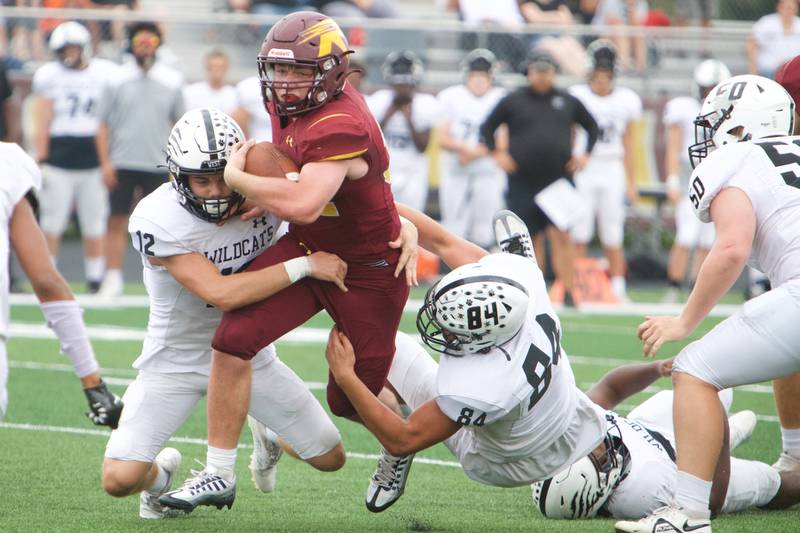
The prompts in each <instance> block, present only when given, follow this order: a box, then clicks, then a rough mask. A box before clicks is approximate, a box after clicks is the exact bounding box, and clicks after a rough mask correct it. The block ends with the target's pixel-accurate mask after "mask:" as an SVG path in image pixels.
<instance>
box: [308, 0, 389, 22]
mask: <svg viewBox="0 0 800 533" xmlns="http://www.w3.org/2000/svg"><path fill="white" fill-rule="evenodd" d="M311 5H312V6H314V7H316V8H317V9H319V10H320V11H321V12H323V13H325V14H326V15H328V16H329V17H348V18H360V17H370V18H391V17H395V16H397V10H396V9H395V6H394V1H393V0H334V1H330V0H313V1H312V2H311Z"/></svg>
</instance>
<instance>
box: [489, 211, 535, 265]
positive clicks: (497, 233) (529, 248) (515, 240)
mask: <svg viewBox="0 0 800 533" xmlns="http://www.w3.org/2000/svg"><path fill="white" fill-rule="evenodd" d="M492 227H493V228H494V237H495V239H496V240H497V245H498V246H499V247H500V251H501V252H505V253H509V254H516V255H521V256H523V257H527V258H528V259H532V260H533V261H534V262H535V261H536V256H535V255H534V253H533V241H532V240H531V235H530V233H529V232H528V226H526V225H525V222H523V221H522V219H521V218H519V217H518V216H517V215H516V214H514V213H513V212H512V211H509V210H507V209H502V210H500V211H498V212H497V213H495V215H494V218H493V219H492Z"/></svg>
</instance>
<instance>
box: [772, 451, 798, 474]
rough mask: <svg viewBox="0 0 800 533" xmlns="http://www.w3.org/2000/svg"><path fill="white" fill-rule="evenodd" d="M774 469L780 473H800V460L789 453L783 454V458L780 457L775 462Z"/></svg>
mask: <svg viewBox="0 0 800 533" xmlns="http://www.w3.org/2000/svg"><path fill="white" fill-rule="evenodd" d="M772 468H774V469H775V470H777V471H779V472H792V471H794V470H797V471H800V459H798V458H796V457H794V456H792V455H789V454H788V453H787V452H781V456H780V457H778V460H777V461H775V464H773V465H772Z"/></svg>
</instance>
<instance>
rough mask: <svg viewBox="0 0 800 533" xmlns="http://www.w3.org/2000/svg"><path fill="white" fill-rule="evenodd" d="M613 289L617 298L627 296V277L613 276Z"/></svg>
mask: <svg viewBox="0 0 800 533" xmlns="http://www.w3.org/2000/svg"><path fill="white" fill-rule="evenodd" d="M611 289H612V290H613V291H614V294H616V295H617V296H624V295H625V276H612V277H611Z"/></svg>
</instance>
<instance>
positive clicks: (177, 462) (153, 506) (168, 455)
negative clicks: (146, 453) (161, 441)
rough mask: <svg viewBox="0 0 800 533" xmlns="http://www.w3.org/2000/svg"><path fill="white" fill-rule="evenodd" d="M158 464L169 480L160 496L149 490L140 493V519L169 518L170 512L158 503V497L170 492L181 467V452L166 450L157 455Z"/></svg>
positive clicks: (171, 449) (173, 449)
mask: <svg viewBox="0 0 800 533" xmlns="http://www.w3.org/2000/svg"><path fill="white" fill-rule="evenodd" d="M156 464H157V465H158V466H160V467H161V468H163V469H164V470H165V471H166V472H167V476H169V479H168V480H167V485H166V486H165V487H164V490H162V491H161V492H159V493H158V494H156V493H153V492H150V491H147V490H143V491H142V492H140V493H139V517H140V518H146V519H148V520H158V519H159V518H164V517H165V516H169V513H168V511H169V510H168V509H166V510H165V509H164V506H163V505H161V504H160V503H158V497H159V496H161V495H162V494H164V493H165V492H168V491H169V488H170V486H171V485H172V480H173V479H175V474H177V473H178V469H179V468H180V467H181V452H179V451H178V450H176V449H175V448H164V449H163V450H161V451H160V452H159V453H158V455H156Z"/></svg>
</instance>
